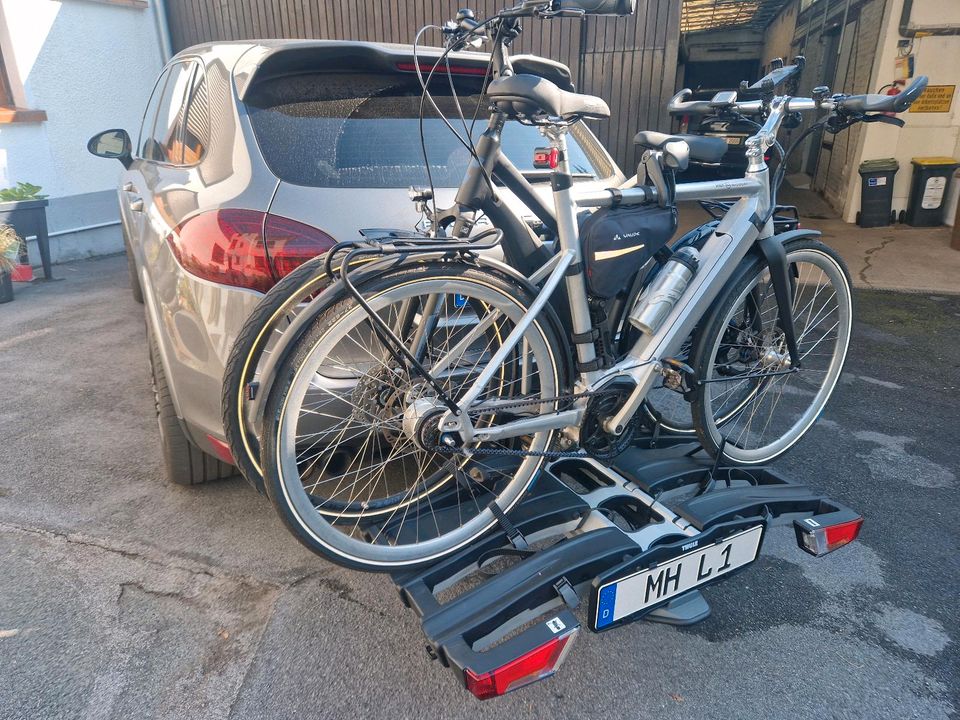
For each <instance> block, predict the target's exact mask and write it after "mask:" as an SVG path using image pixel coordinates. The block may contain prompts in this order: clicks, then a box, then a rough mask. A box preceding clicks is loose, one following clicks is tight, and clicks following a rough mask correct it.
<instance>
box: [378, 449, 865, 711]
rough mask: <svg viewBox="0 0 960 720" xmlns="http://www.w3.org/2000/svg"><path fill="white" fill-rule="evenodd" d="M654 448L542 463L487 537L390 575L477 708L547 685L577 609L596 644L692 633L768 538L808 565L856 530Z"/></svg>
mask: <svg viewBox="0 0 960 720" xmlns="http://www.w3.org/2000/svg"><path fill="white" fill-rule="evenodd" d="M663 445H667V446H670V445H672V447H666V448H663V447H662V446H663ZM658 446H659V447H658V448H657V449H651V448H650V444H649V442H648V444H647V446H646V447H634V448H631V449H630V450H628V451H627V452H625V453H623V454H622V455H620V456H619V457H618V458H617V459H616V460H615V462H614V464H613V465H612V466H610V467H606V466H604V465H603V464H601V463H599V462H597V461H596V460H593V459H591V458H586V457H583V458H565V459H561V460H556V461H553V462H549V463H547V464H546V465H545V466H544V468H543V469H542V470H541V471H540V474H539V476H538V477H537V479H536V481H535V483H534V484H533V486H532V488H531V489H530V490H529V491H528V493H527V495H526V496H525V497H524V499H523V500H522V501H521V502H520V503H519V504H518V505H517V506H516V507H515V508H514V509H513V510H512V511H511V512H510V513H509V517H508V516H503V517H502V518H501V523H500V527H499V528H498V530H497V531H496V532H494V533H491V534H489V535H488V536H486V537H484V538H482V539H481V540H480V541H478V542H476V543H474V544H472V545H471V546H469V547H467V548H465V549H463V550H462V551H460V552H459V553H457V554H454V555H452V556H449V557H447V558H444V559H442V560H440V561H438V562H436V563H434V564H432V565H430V566H428V567H426V568H421V569H416V570H412V571H403V572H397V573H394V574H393V575H392V579H393V581H394V583H395V584H396V586H397V589H398V590H399V592H400V597H401V599H402V601H403V602H404V604H405V605H406V606H407V607H409V608H410V609H412V610H413V611H414V612H415V613H417V615H418V616H419V618H420V622H421V626H422V629H423V632H424V635H425V636H426V639H427V652H428V653H429V654H430V656H431V657H433V658H434V659H436V660H437V661H439V662H440V663H441V664H442V665H444V666H446V667H449V668H450V669H451V670H453V672H454V673H455V674H456V676H457V677H458V679H459V680H460V682H461V683H462V684H463V685H464V686H465V687H466V688H467V689H468V690H469V691H470V692H472V693H473V694H474V695H476V696H477V697H479V698H481V699H484V698H489V697H495V696H498V695H502V694H504V693H506V692H508V691H510V690H514V689H516V688H519V687H522V686H523V685H527V684H529V683H531V682H534V681H536V680H540V679H543V678H546V677H549V676H550V675H552V674H553V673H554V672H556V670H557V668H558V667H559V666H560V664H561V663H562V662H563V660H564V659H565V657H566V655H567V653H568V652H569V650H570V647H571V646H572V644H573V640H574V639H575V638H576V636H577V634H578V633H579V631H580V629H581V624H580V621H579V620H578V619H577V616H576V615H575V614H574V613H573V610H575V609H577V608H580V609H581V611H585V614H586V624H587V626H588V628H589V629H590V630H592V631H594V632H601V631H605V630H609V629H611V628H614V627H617V626H620V625H623V624H626V623H629V622H633V621H636V620H640V619H645V620H648V621H652V622H662V623H670V624H675V625H690V624H693V623H696V622H699V621H701V620H703V619H705V618H706V617H708V616H709V614H710V606H709V605H708V604H707V601H706V599H705V598H704V597H703V595H702V594H701V592H700V590H701V589H702V588H703V587H704V586H706V585H710V584H713V583H715V582H718V581H720V580H723V579H726V578H728V577H730V576H732V575H734V574H736V573H737V572H739V571H740V570H742V569H744V568H745V567H747V566H748V565H750V564H751V563H752V562H753V561H754V560H756V558H757V557H758V555H759V553H760V549H761V546H762V541H763V538H764V536H765V534H766V531H767V530H768V529H769V528H770V527H771V526H773V525H783V524H787V523H790V522H791V521H792V522H793V526H794V529H795V532H796V537H797V544H798V545H799V547H800V548H801V549H803V550H805V551H807V552H809V553H811V554H813V555H823V554H825V553H827V552H830V551H832V550H834V549H836V548H838V547H841V546H842V545H845V544H846V543H848V542H850V541H852V540H853V539H855V538H856V536H857V534H858V532H859V530H860V526H861V524H862V522H863V518H862V517H861V516H860V515H859V514H857V513H856V512H854V511H853V510H851V509H849V508H847V507H845V506H843V505H841V504H839V503H836V502H834V501H832V500H830V499H828V498H827V497H825V496H824V495H822V494H820V493H818V492H816V491H814V490H812V489H810V488H809V487H807V486H805V485H801V484H797V483H793V482H790V481H789V480H787V479H786V478H784V477H783V476H781V475H780V474H778V473H777V472H775V471H773V470H771V469H770V468H742V467H715V466H713V464H712V463H711V462H710V461H709V459H707V458H706V457H704V456H703V454H702V453H701V454H699V455H697V454H696V453H697V450H698V449H699V448H698V447H697V446H696V444H695V443H690V442H683V441H676V440H674V441H672V442H671V441H670V440H669V439H667V441H666V442H665V441H664V439H662V438H661V439H659V441H658ZM405 522H416V519H415V518H408V519H407V520H406V521H405ZM389 531H390V532H391V533H402V532H403V527H402V526H397V527H395V528H391V529H389ZM498 565H508V566H507V567H506V568H504V569H501V570H500V571H499V572H497V573H496V574H492V573H491V569H492V567H494V566H498Z"/></svg>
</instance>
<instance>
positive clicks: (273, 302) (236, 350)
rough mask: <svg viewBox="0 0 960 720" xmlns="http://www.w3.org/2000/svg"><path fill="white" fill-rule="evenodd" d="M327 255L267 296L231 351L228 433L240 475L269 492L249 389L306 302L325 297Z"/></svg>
mask: <svg viewBox="0 0 960 720" xmlns="http://www.w3.org/2000/svg"><path fill="white" fill-rule="evenodd" d="M325 261H326V255H320V256H317V257H315V258H312V259H311V260H309V261H307V262H306V263H304V264H303V265H301V266H300V267H298V268H297V269H296V270H294V271H293V272H292V273H290V274H289V275H286V276H285V277H283V278H282V279H281V280H280V282H278V283H277V284H276V285H274V286H273V287H272V288H270V290H269V291H268V292H267V293H266V294H265V295H264V296H263V298H262V299H261V300H260V302H259V303H258V304H257V307H256V308H255V309H254V311H253V312H252V313H251V314H250V315H249V316H248V317H247V319H246V321H244V323H243V326H242V327H241V328H240V332H239V333H238V334H237V337H236V339H235V340H234V342H233V346H232V347H231V348H230V355H229V356H228V358H227V364H226V367H225V368H224V373H223V391H222V394H221V397H220V410H221V417H222V418H223V431H224V434H225V435H226V439H227V444H228V445H229V447H230V453H231V454H232V455H233V459H234V461H235V462H236V465H237V468H238V469H239V470H240V474H241V475H243V477H244V478H245V479H246V481H247V482H249V483H250V484H251V485H253V487H254V488H256V489H257V491H258V492H260V493H263V492H264V488H263V473H262V471H261V469H260V428H259V427H258V426H257V425H256V423H255V422H254V419H253V418H252V417H250V413H249V404H250V401H249V395H248V392H247V389H248V388H249V387H250V386H251V383H255V382H256V381H257V379H258V378H259V374H260V369H261V367H262V362H263V361H264V360H265V358H266V356H268V355H269V353H270V352H271V350H272V349H273V347H274V346H275V344H276V342H277V341H278V340H279V338H280V336H281V335H282V334H283V332H284V330H285V329H286V327H287V326H288V325H289V324H290V323H291V322H292V320H293V318H294V317H295V315H296V314H297V312H298V310H299V308H300V305H301V303H303V302H305V301H307V300H309V299H310V298H311V297H312V296H313V295H314V294H315V293H317V292H321V291H322V290H323V289H324V288H325V287H326V286H327V285H328V284H329V283H330V279H329V278H328V277H327V274H326V272H325V270H324V262H325Z"/></svg>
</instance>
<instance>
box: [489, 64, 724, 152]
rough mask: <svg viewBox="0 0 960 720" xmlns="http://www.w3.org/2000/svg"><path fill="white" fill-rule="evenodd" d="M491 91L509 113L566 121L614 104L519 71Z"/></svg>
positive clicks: (603, 113) (602, 112)
mask: <svg viewBox="0 0 960 720" xmlns="http://www.w3.org/2000/svg"><path fill="white" fill-rule="evenodd" d="M487 95H488V96H489V97H490V99H491V100H492V101H493V103H494V104H495V105H496V106H497V107H498V108H499V109H500V110H502V111H503V112H506V113H507V114H508V115H523V116H526V117H528V118H532V117H535V116H537V115H547V116H549V117H552V118H561V119H563V120H564V121H566V122H570V121H573V120H577V119H580V118H607V117H610V108H609V107H607V104H606V103H605V102H604V101H603V100H601V99H600V98H598V97H594V96H593V95H581V94H579V93H574V92H567V91H566V90H561V89H560V88H559V87H557V86H556V85H555V84H554V83H552V82H550V81H549V80H545V79H544V78H542V77H538V76H537V75H525V74H517V75H510V76H508V77H504V78H498V79H497V80H493V81H492V82H491V83H490V84H489V85H488V86H487ZM721 142H722V141H721Z"/></svg>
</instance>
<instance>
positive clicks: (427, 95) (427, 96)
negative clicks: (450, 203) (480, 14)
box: [413, 15, 500, 237]
mask: <svg viewBox="0 0 960 720" xmlns="http://www.w3.org/2000/svg"><path fill="white" fill-rule="evenodd" d="M499 18H500V15H494V16H493V17H490V18H487V19H486V20H484V21H482V22H480V23H478V24H477V25H476V26H475V27H473V28H471V29H470V30H469V31H467V32H466V33H465V34H464V35H463V36H462V37H461V38H460V40H459V41H458V42H454V43H451V44H450V45H449V46H448V47H447V48H446V49H445V50H444V51H443V53H441V55H440V57H439V58H437V61H436V62H435V63H434V64H433V66H432V67H431V68H430V72H429V73H428V74H427V77H426V79H424V77H423V72H422V70H421V67H420V60H419V56H418V54H417V47H418V45H419V43H420V38H421V37H422V36H423V34H424V33H425V32H426V31H427V30H431V29H436V30H440V31H442V30H443V28H441V27H440V26H438V25H425V26H423V27H422V28H420V30H419V31H418V32H417V34H416V36H415V37H414V41H413V66H414V70H415V71H416V74H417V80H418V81H419V82H420V87H421V89H422V92H421V95H420V110H419V118H418V129H419V134H420V149H421V153H422V154H423V161H424V165H425V168H426V171H427V182H428V183H429V185H430V195H431V198H430V204H431V207H432V209H433V215H434V217H436V215H437V201H436V197H435V196H436V188H435V185H434V182H433V172H432V170H431V168H430V159H429V156H428V154H427V142H426V136H425V135H424V125H423V120H424V101H425V100H427V101H429V102H430V105H431V107H432V108H433V110H434V112H436V114H437V117H439V118H440V120H441V121H442V122H443V124H444V125H446V127H447V129H448V130H450V132H451V133H453V135H454V137H455V138H456V139H457V141H458V142H459V143H460V144H461V145H463V147H464V148H466V149H467V151H468V152H469V153H470V155H471V157H472V158H473V159H474V160H475V161H476V162H477V164H478V165H479V167H480V172H481V174H482V175H483V179H484V181H485V182H486V184H487V186H488V187H489V188H490V191H491V192H492V193H494V194H495V192H496V191H495V188H494V185H493V180H492V178H491V177H490V174H489V173H488V172H487V169H486V168H485V167H484V165H483V163H482V162H481V161H480V157H479V155H478V154H477V151H476V146H475V144H474V143H473V137H472V135H471V134H470V133H468V139H467V140H464V139H463V138H462V137H461V136H460V133H459V132H457V130H456V128H455V127H454V126H453V125H452V124H451V123H450V121H449V120H448V119H447V118H446V116H445V115H444V114H443V112H441V110H440V108H439V106H438V105H437V103H436V101H435V100H434V98H433V94H432V93H431V92H430V90H429V85H430V81H431V80H432V79H433V75H434V73H436V71H437V68H438V67H440V64H441V63H444V62H446V67H447V75H448V78H449V79H450V83H451V86H453V77H452V72H451V70H450V66H449V62H447V60H448V57H449V55H450V53H451V52H453V51H454V50H455V49H456V48H457V47H458V46H460V45H461V44H462V42H463V40H465V39H466V38H468V37H470V36H471V35H476V34H477V31H478V30H480V29H481V28H483V27H485V26H487V25H489V24H490V23H492V22H493V21H494V20H497V19H499ZM496 38H499V32H498V33H497V36H496ZM492 65H493V53H491V54H490V59H489V60H488V61H487V69H486V72H485V73H484V86H483V92H485V91H486V85H487V82H488V78H489V76H490V69H491V67H492ZM454 100H455V104H456V106H457V108H458V111H459V114H460V117H461V119H462V120H463V124H464V127H466V119H465V118H464V116H463V112H462V110H461V109H460V103H459V98H458V97H457V95H456V91H455V90H454ZM482 102H483V95H482V94H481V95H480V97H479V98H478V100H477V108H476V109H475V112H474V119H476V117H478V115H479V108H480V105H481V103H482ZM431 229H432V231H433V234H434V237H436V228H435V227H433V228H431Z"/></svg>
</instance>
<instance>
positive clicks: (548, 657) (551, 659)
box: [463, 628, 578, 700]
mask: <svg viewBox="0 0 960 720" xmlns="http://www.w3.org/2000/svg"><path fill="white" fill-rule="evenodd" d="M577 631H578V629H577V628H571V629H570V630H569V631H567V632H566V633H564V634H563V635H558V636H557V637H554V638H550V640H549V641H548V642H546V643H544V644H543V645H541V646H540V647H537V648H534V649H533V650H531V651H529V652H527V653H525V654H523V655H521V656H520V657H518V658H516V659H515V660H511V661H510V662H508V663H507V664H506V665H502V666H500V667H498V668H497V669H496V670H491V671H490V672H486V673H481V674H477V673H475V672H474V671H473V670H471V669H470V668H467V669H465V670H464V672H463V676H464V680H466V683H467V690H469V691H470V692H472V693H473V694H474V695H476V696H477V697H478V698H480V699H481V700H486V699H488V698H492V697H497V696H498V695H504V694H505V693H508V692H510V691H511V690H516V689H517V688H521V687H523V686H524V685H529V684H530V683H532V682H536V681H537V680H543V679H544V678H547V677H550V676H551V675H553V674H554V673H555V672H556V671H557V669H558V668H559V667H560V665H561V663H563V661H564V660H565V659H566V657H567V653H568V652H570V648H571V647H572V645H573V640H574V638H576V636H577Z"/></svg>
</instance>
